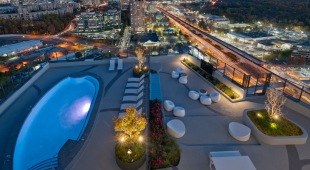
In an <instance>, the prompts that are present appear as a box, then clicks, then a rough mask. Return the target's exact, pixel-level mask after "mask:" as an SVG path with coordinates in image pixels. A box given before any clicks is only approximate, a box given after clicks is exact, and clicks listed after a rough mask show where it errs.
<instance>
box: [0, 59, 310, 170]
mask: <svg viewBox="0 0 310 170" xmlns="http://www.w3.org/2000/svg"><path fill="white" fill-rule="evenodd" d="M183 57H184V56H183V55H178V56H159V57H152V58H151V59H150V68H151V69H155V70H157V71H158V73H159V76H158V77H153V79H158V78H159V80H160V84H158V83H155V84H154V83H153V85H154V87H155V86H156V87H158V86H160V89H161V94H162V97H163V99H164V100H167V99H168V100H171V101H173V102H174V103H175V104H176V105H177V106H182V107H184V108H185V109H186V115H185V117H181V118H176V117H174V116H173V114H172V113H171V112H165V113H164V122H167V121H169V120H171V119H179V120H181V121H183V123H184V124H185V126H186V133H185V135H184V136H183V137H182V138H179V139H177V143H178V145H179V146H180V148H181V150H182V152H181V160H180V163H179V165H178V166H177V169H180V170H182V169H184V170H185V169H209V153H210V152H211V151H223V150H225V151H226V150H239V151H240V152H241V154H242V155H248V156H249V157H250V159H251V160H252V162H253V164H254V166H255V167H256V168H257V169H258V170H260V169H262V170H274V169H281V170H291V169H303V170H306V169H310V150H309V147H310V142H309V141H307V143H306V144H304V145H289V146H271V145H267V144H264V143H260V142H259V141H258V140H257V139H256V138H255V137H254V136H252V135H251V137H250V140H249V141H247V142H240V141H237V140H235V139H234V138H233V137H231V136H230V135H229V133H228V124H229V123H230V122H232V121H235V122H242V113H243V111H244V110H245V109H249V108H263V107H264V100H265V97H264V96H256V97H251V98H246V100H244V101H241V102H236V103H232V102H230V101H229V100H228V99H226V98H225V97H222V99H221V100H220V102H218V103H213V104H211V105H210V106H204V105H202V104H201V103H200V102H199V101H194V100H191V99H190V98H189V97H188V91H189V90H197V91H198V90H199V89H205V90H206V91H207V92H208V93H211V92H216V91H217V90H216V89H215V88H214V87H213V86H211V85H210V84H209V83H208V82H206V80H204V79H202V78H201V77H200V76H199V75H198V74H196V73H195V72H193V71H192V70H190V69H189V68H187V67H186V66H184V65H183V64H182V63H181V62H180V60H181V59H182V58H183ZM108 63H109V61H108V60H102V61H85V62H68V63H50V64H49V68H48V69H47V70H46V71H45V72H43V74H41V75H39V74H38V73H37V75H38V76H37V79H36V80H34V81H32V80H30V81H29V82H28V83H29V84H28V85H29V86H28V87H27V88H25V89H24V92H23V93H20V95H19V97H18V98H16V99H15V100H14V101H12V102H13V104H11V105H8V107H6V108H4V107H1V109H0V157H1V159H3V162H4V164H3V166H2V165H1V166H0V169H12V160H10V159H7V155H12V154H13V153H14V145H15V141H16V138H17V135H18V132H19V129H20V128H21V126H22V123H23V121H24V119H25V118H26V117H27V115H28V113H29V111H30V110H31V108H32V107H33V106H34V105H35V104H36V102H37V101H38V100H39V99H40V98H41V97H42V95H44V94H45V92H47V91H48V90H49V89H50V88H51V87H53V85H54V84H56V83H57V82H59V81H60V80H61V79H63V78H65V77H67V76H69V75H72V74H81V73H83V74H91V75H94V76H97V77H99V78H100V79H101V80H102V82H103V92H102V93H101V94H99V99H100V100H99V102H98V109H97V110H94V112H95V113H94V112H93V115H95V117H94V120H93V121H90V127H89V128H88V130H86V131H85V133H84V138H83V140H81V141H79V142H80V143H79V146H78V147H75V148H73V149H71V152H70V154H69V155H66V156H65V157H60V159H61V160H60V162H62V163H64V164H62V165H65V166H66V169H81V170H82V169H119V168H118V166H117V164H116V162H115V155H114V145H115V138H114V129H113V121H112V118H113V116H117V115H118V113H119V110H120V105H121V101H122V98H123V93H124V90H125V86H126V82H127V78H128V77H131V76H132V69H133V66H134V65H135V64H137V61H136V60H135V59H132V58H128V59H124V69H123V70H122V71H113V72H109V71H108V67H109V64H108ZM177 66H180V67H182V68H183V69H184V70H185V72H186V74H187V76H188V83H187V84H186V85H183V84H180V83H179V82H178V81H177V80H176V79H173V78H171V71H172V70H175V68H176V67H177ZM147 80H148V79H147ZM31 81H32V82H31ZM149 86H152V83H151V84H150V85H149V84H148V83H147V84H146V87H149ZM147 91H148V90H146V91H145V92H146V93H147ZM144 99H145V100H147V99H148V98H147V96H145V98H144ZM144 104H145V111H146V113H147V103H144ZM2 106H4V105H2ZM308 113H310V111H309V110H308ZM147 114H148V113H147ZM303 114H305V113H303ZM303 114H302V113H301V111H300V110H295V109H294V108H293V107H290V106H289V105H287V106H286V107H285V116H286V117H288V118H290V119H291V120H293V121H294V122H297V123H298V124H300V125H301V126H302V127H304V128H305V129H306V130H307V131H308V132H309V131H310V119H309V118H308V117H306V116H303ZM67 163H68V165H66V164H67ZM62 165H60V168H64V167H61V166H62ZM140 169H148V168H147V163H146V164H144V165H143V166H142V167H141V168H140ZM168 169H174V168H168Z"/></svg>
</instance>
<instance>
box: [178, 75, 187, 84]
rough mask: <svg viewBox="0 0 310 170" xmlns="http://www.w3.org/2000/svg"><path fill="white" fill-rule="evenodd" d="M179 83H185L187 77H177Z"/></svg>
mask: <svg viewBox="0 0 310 170" xmlns="http://www.w3.org/2000/svg"><path fill="white" fill-rule="evenodd" d="M179 83H181V84H187V77H186V76H182V77H180V78H179Z"/></svg>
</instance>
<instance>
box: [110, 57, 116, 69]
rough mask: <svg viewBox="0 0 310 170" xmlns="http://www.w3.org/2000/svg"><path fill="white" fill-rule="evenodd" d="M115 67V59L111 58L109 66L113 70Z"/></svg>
mask: <svg viewBox="0 0 310 170" xmlns="http://www.w3.org/2000/svg"><path fill="white" fill-rule="evenodd" d="M114 69H115V60H114V59H111V60H110V67H109V71H113V70H114Z"/></svg>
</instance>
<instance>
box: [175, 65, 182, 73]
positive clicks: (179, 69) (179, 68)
mask: <svg viewBox="0 0 310 170" xmlns="http://www.w3.org/2000/svg"><path fill="white" fill-rule="evenodd" d="M175 71H177V72H178V73H180V74H181V73H184V70H183V68H181V67H179V66H177V68H176V69H175Z"/></svg>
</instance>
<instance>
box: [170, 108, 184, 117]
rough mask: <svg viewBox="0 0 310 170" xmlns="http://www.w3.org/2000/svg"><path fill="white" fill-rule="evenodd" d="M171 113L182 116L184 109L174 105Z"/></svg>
mask: <svg viewBox="0 0 310 170" xmlns="http://www.w3.org/2000/svg"><path fill="white" fill-rule="evenodd" d="M173 115H174V116H176V117H184V116H185V109H184V108H183V107H180V106H176V107H174V108H173Z"/></svg>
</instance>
